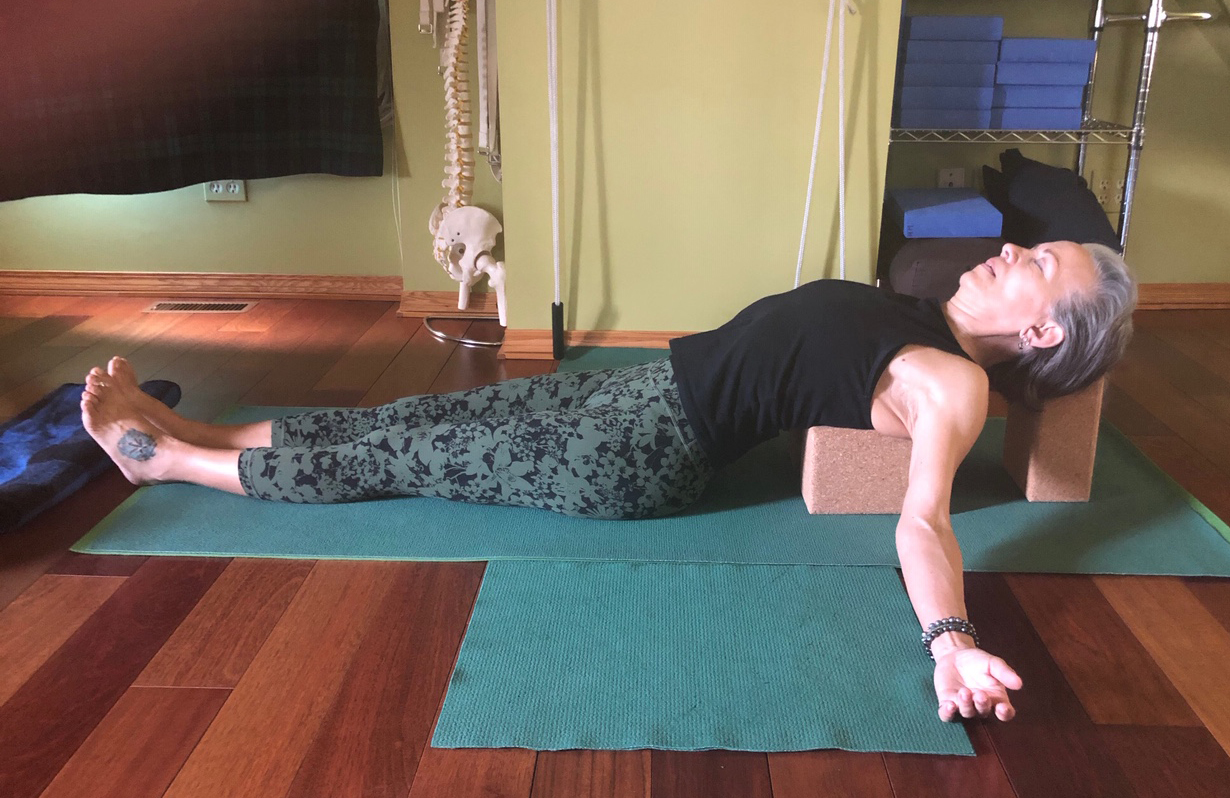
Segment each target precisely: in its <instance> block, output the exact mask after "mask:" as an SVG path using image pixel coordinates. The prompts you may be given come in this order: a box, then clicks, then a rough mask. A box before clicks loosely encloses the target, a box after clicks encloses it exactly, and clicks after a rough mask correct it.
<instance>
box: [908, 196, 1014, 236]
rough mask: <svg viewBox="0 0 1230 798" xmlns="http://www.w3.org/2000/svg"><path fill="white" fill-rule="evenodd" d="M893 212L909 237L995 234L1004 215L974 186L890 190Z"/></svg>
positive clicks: (998, 230)
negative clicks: (973, 187) (975, 189)
mask: <svg viewBox="0 0 1230 798" xmlns="http://www.w3.org/2000/svg"><path fill="white" fill-rule="evenodd" d="M886 203H887V206H888V212H889V216H890V217H891V218H892V219H893V220H894V221H896V222H897V224H898V225H899V226H900V228H901V231H902V232H903V233H904V234H905V237H906V238H992V237H996V236H998V235H999V234H1000V233H1001V232H1002V230H1003V227H1004V216H1003V214H1002V213H1000V212H999V210H998V209H997V208H996V207H995V206H994V205H992V204H991V203H990V202H988V201H987V199H986V198H985V197H983V196H981V195H979V194H978V192H976V191H974V189H972V188H898V189H891V190H889V192H888V198H887V200H886Z"/></svg>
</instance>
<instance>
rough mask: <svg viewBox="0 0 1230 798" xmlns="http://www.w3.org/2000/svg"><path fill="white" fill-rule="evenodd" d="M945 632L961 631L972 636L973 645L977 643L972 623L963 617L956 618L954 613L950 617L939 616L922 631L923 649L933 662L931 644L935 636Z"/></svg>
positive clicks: (976, 632)
mask: <svg viewBox="0 0 1230 798" xmlns="http://www.w3.org/2000/svg"><path fill="white" fill-rule="evenodd" d="M945 632H961V633H962V634H967V635H969V636H970V637H972V638H974V645H975V646H977V645H978V631H977V630H976V629H974V625H973V624H972V623H970V622H969V621H967V620H965V619H964V618H958V617H956V616H955V615H954V616H952V617H951V618H940V619H939V620H938V621H934V622H932V623H931V625H930V626H928V627H927V629H926V631H924V632H923V633H922V644H923V649H925V650H926V652H927V656H928V657H930V658H931V661H932V662H935V655H934V654H932V653H931V644H932V643H934V642H935V638H937V637H939V636H940V635H942V634H944V633H945Z"/></svg>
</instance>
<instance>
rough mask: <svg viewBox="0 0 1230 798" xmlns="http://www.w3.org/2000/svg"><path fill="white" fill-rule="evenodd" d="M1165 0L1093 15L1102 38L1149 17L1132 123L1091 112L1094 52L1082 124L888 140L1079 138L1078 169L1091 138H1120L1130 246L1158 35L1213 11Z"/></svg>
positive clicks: (911, 133) (1123, 239) (912, 132)
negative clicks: (1182, 9)
mask: <svg viewBox="0 0 1230 798" xmlns="http://www.w3.org/2000/svg"><path fill="white" fill-rule="evenodd" d="M1163 2H1164V0H1149V10H1148V11H1147V12H1145V13H1144V14H1108V13H1107V12H1106V2H1105V0H1095V3H1094V7H1093V14H1092V17H1091V19H1090V26H1089V27H1090V34H1091V38H1092V39H1093V41H1094V42H1096V43H1098V44H1100V43H1101V39H1102V33H1103V31H1104V30H1105V29H1106V26H1107V25H1115V24H1133V23H1144V26H1145V37H1144V45H1143V48H1142V50H1141V57H1140V74H1139V77H1138V80H1137V84H1136V103H1135V107H1134V108H1133V111H1132V123H1131V124H1130V125H1118V124H1114V123H1111V122H1104V121H1100V120H1097V119H1094V118H1092V116H1091V115H1090V110H1089V109H1090V100H1091V98H1092V92H1093V85H1094V79H1095V78H1096V76H1097V68H1098V59H1097V55H1096V53H1095V56H1094V60H1093V65H1092V66H1091V67H1090V70H1089V82H1088V83H1087V84H1086V86H1085V95H1084V101H1083V103H1082V107H1083V110H1084V113H1083V116H1084V122H1083V123H1082V125H1081V127H1080V129H1079V130H933V129H915V128H893V129H892V132H891V133H890V135H889V143H891V144H902V143H912V144H913V143H924V144H931V143H948V144H1075V145H1077V146H1078V147H1079V150H1078V154H1077V158H1076V172H1077V173H1078V174H1081V175H1083V174H1084V172H1085V155H1086V147H1087V146H1089V145H1091V144H1119V145H1126V146H1127V147H1128V159H1127V168H1126V170H1125V177H1124V181H1123V196H1122V198H1121V200H1122V201H1121V203H1120V205H1119V225H1118V231H1119V246H1120V249H1123V248H1125V247H1126V246H1127V240H1128V226H1129V224H1130V223H1131V219H1132V199H1133V195H1134V194H1135V191H1136V179H1137V176H1138V174H1139V171H1140V154H1141V150H1143V149H1144V143H1145V111H1146V108H1147V106H1148V102H1149V88H1150V84H1151V82H1152V79H1153V67H1154V63H1155V61H1156V59H1157V45H1158V35H1159V34H1160V33H1161V30H1162V26H1163V25H1165V24H1166V23H1167V22H1203V21H1206V20H1209V19H1212V18H1213V15H1212V14H1211V13H1208V12H1192V13H1173V14H1172V13H1170V12H1168V11H1166V9H1165V8H1164V5H1163Z"/></svg>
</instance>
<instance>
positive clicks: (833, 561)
mask: <svg viewBox="0 0 1230 798" xmlns="http://www.w3.org/2000/svg"><path fill="white" fill-rule="evenodd" d="M639 351H640V352H641V355H640V356H641V357H642V359H643V358H644V357H645V356H646V354H648V355H650V356H653V357H661V356H662V352H661V351H660V350H659V351H654V350H648V352H646V351H645V350H639ZM602 354H605V353H604V352H598V353H594V352H583V353H581V355H580V357H579V358H578V360H577V363H580V364H581V365H583V366H584V367H587V368H597V367H601V366H602V365H603V364H604V362H609V361H604V360H603V359H602V358H599V357H598V355H602ZM618 356H619V358H620V360H619V361H618V362H629V358H630V357H631V355H630V354H629V353H628V352H627V351H626V350H625V351H620V352H619V353H618ZM565 365H566V366H574V367H575V365H576V364H574V363H569V364H565ZM294 410H295V409H294V408H240V409H239V410H237V411H235V412H233V413H231V414H230V416H229V419H228V420H231V421H241V420H253V419H257V418H270V417H273V416H275V415H280V414H286V413H288V412H294ZM1002 439H1003V422H1002V420H1000V419H990V420H989V421H988V423H987V427H986V429H985V430H984V432H983V434H982V437H981V438H980V439H979V441H978V443H977V444H976V446H975V448H974V450H973V451H972V452H971V454H970V456H969V457H968V458H967V459H966V462H965V463H964V464H963V465H962V467H961V469H960V471H959V472H958V474H957V479H956V483H955V485H954V495H953V508H952V509H953V527H954V530H955V532H956V534H957V537H958V539H959V540H960V542H961V548H962V552H963V554H964V562H965V567H966V568H967V569H968V570H972V571H1038V572H1053V573H1133V574H1175V575H1210V576H1230V544H1227V542H1226V540H1225V539H1224V538H1223V537H1222V536H1221V535H1222V534H1230V533H1227V532H1226V528H1225V526H1224V525H1223V524H1221V522H1220V521H1219V520H1217V518H1216V517H1215V516H1214V515H1213V514H1212V513H1210V512H1209V511H1208V510H1207V509H1205V508H1204V507H1203V506H1202V505H1200V503H1199V502H1197V501H1196V500H1195V499H1194V498H1192V497H1191V496H1190V495H1189V494H1188V493H1187V492H1186V491H1184V490H1183V489H1182V488H1180V487H1179V486H1178V485H1176V484H1175V483H1174V482H1173V481H1172V480H1171V479H1170V478H1169V477H1167V476H1166V475H1165V474H1164V473H1163V472H1162V471H1161V470H1160V469H1158V468H1157V467H1156V466H1155V465H1154V464H1153V463H1152V462H1150V461H1149V459H1148V458H1147V457H1145V456H1144V455H1143V454H1142V453H1141V452H1140V451H1139V450H1138V449H1136V447H1134V446H1133V445H1132V444H1131V443H1130V442H1129V441H1128V440H1127V439H1126V438H1124V437H1123V436H1122V435H1121V434H1119V433H1118V432H1117V431H1115V430H1114V429H1112V428H1111V427H1109V426H1107V425H1103V428H1102V431H1101V436H1100V439H1099V448H1098V459H1097V467H1096V469H1095V474H1094V485H1093V500H1092V501H1091V502H1089V503H1087V504H1085V503H1080V504H1052V503H1030V502H1027V501H1025V500H1024V498H1023V497H1022V495H1021V492H1020V490H1019V489H1018V488H1017V487H1016V485H1015V484H1014V483H1013V482H1012V480H1011V478H1010V477H1009V476H1008V474H1007V472H1006V471H1004V469H1003V467H1002V465H1001V464H1000V452H1001V448H1002ZM895 523H896V518H895V516H889V515H856V516H812V515H809V514H808V513H807V510H806V508H805V507H804V505H803V500H802V498H801V497H800V494H799V475H798V469H797V466H796V465H795V464H794V461H793V458H792V457H791V455H790V453H789V447H788V446H787V445H786V442H785V441H784V440H781V439H779V440H777V441H772V442H769V443H767V444H765V445H763V446H761V447H759V448H757V449H756V450H754V451H752V452H751V453H749V454H748V456H746V457H744V458H743V459H742V460H741V461H739V462H738V463H735V464H733V465H732V466H731V467H730V468H728V469H726V470H725V471H723V473H721V474H720V475H718V477H717V478H716V479H715V481H714V483H713V484H712V485H711V487H710V490H709V491H708V492H707V493H706V495H705V497H704V498H703V500H702V501H701V502H700V503H699V504H697V505H696V506H694V507H693V508H691V509H690V510H689V511H688V512H685V513H682V514H680V515H677V516H673V517H670V518H662V519H654V520H647V521H594V520H584V519H576V518H568V517H565V516H560V515H556V514H553V513H549V512H546V511H543V510H532V509H519V508H508V507H485V506H474V505H465V504H458V503H452V502H447V501H443V500H440V499H418V498H408V499H388V500H381V501H371V502H363V503H359V504H345V505H332V506H322V505H292V504H280V503H266V502H258V501H254V500H252V499H248V498H246V497H242V496H234V495H231V494H226V493H219V492H216V491H212V490H209V489H207V488H200V487H196V486H192V485H160V486H156V487H152V488H144V489H142V490H139V491H137V493H135V494H134V495H133V496H132V497H130V498H129V499H128V500H127V501H126V502H124V503H123V504H122V505H120V507H119V508H117V509H116V510H115V512H113V513H112V514H111V515H109V516H108V517H107V518H106V519H104V520H103V521H102V522H101V523H100V524H99V525H98V526H97V527H95V529H94V530H92V531H91V532H90V533H89V534H88V535H87V536H86V537H85V538H84V539H82V540H81V541H80V542H79V543H78V544H77V545H76V546H75V547H74V550H75V551H80V552H90V553H96V554H180V555H185V554H186V555H208V556H252V557H297V558H309V559H328V558H346V559H382V560H399V559H409V560H498V559H567V560H624V561H654V562H712V563H751V564H756V563H759V564H772V563H779V564H814V565H894V564H896V563H897V554H896V550H895V549H894V545H893V531H894V526H895Z"/></svg>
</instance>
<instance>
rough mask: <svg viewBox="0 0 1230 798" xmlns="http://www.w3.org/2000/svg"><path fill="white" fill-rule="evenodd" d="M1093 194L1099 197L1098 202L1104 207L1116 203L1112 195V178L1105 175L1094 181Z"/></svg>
mask: <svg viewBox="0 0 1230 798" xmlns="http://www.w3.org/2000/svg"><path fill="white" fill-rule="evenodd" d="M1093 195H1094V196H1095V197H1097V198H1098V204H1099V205H1101V206H1102V207H1103V208H1109V207H1111V205H1112V204H1113V203H1114V199H1113V197H1112V195H1111V189H1110V179H1109V178H1106V177H1103V178H1101V179H1099V180H1097V181H1095V182H1094V189H1093Z"/></svg>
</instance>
